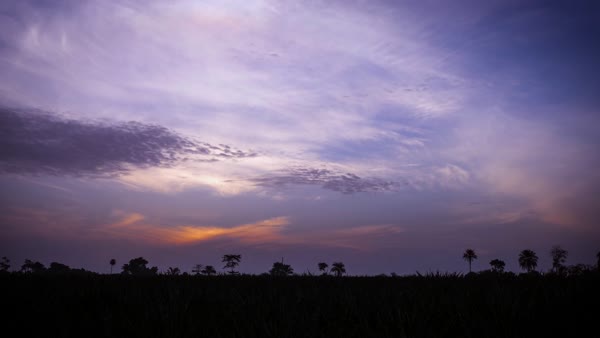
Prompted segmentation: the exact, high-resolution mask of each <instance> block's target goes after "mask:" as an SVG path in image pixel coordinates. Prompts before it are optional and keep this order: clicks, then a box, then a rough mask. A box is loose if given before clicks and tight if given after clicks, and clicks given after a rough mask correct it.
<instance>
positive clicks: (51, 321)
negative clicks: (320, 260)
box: [0, 273, 600, 338]
mask: <svg viewBox="0 0 600 338" xmlns="http://www.w3.org/2000/svg"><path fill="white" fill-rule="evenodd" d="M0 283H1V289H2V303H1V304H2V307H3V309H2V310H3V313H4V314H3V315H1V317H2V319H1V320H0V321H1V322H0V323H1V328H2V330H3V331H4V332H16V334H14V335H10V336H18V337H23V336H38V337H100V336H103V337H478V338H479V337H556V336H558V337H599V336H600V311H599V306H600V305H599V304H600V274H598V273H594V274H587V275H584V276H576V277H569V278H559V277H556V276H510V275H506V276H473V277H458V276H446V277H444V276H438V277H435V276H430V277H394V278H392V277H343V278H333V277H284V278H272V277H268V276H264V277H263V276H237V277H196V276H154V277H127V276H119V275H113V276H106V275H90V276H87V275H84V276H71V275H63V276H52V275H39V276H35V275H17V274H13V275H4V276H0ZM5 337H8V336H5Z"/></svg>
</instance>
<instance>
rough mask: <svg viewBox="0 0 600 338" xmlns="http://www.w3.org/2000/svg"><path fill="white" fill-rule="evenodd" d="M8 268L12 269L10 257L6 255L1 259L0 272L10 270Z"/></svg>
mask: <svg viewBox="0 0 600 338" xmlns="http://www.w3.org/2000/svg"><path fill="white" fill-rule="evenodd" d="M8 269H10V259H8V258H7V257H6V256H5V257H2V259H0V272H8Z"/></svg>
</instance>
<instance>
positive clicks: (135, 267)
mask: <svg viewBox="0 0 600 338" xmlns="http://www.w3.org/2000/svg"><path fill="white" fill-rule="evenodd" d="M146 264H148V261H147V260H145V259H144V258H143V257H138V258H134V259H131V260H130V261H129V263H128V264H123V272H121V273H122V274H124V275H156V273H157V272H158V268H157V267H156V266H153V267H151V268H148V267H147V266H146Z"/></svg>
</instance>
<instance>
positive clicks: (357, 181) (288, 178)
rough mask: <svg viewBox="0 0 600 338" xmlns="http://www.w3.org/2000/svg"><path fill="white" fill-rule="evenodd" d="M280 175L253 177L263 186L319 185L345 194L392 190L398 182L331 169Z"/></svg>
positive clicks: (305, 170)
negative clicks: (362, 176)
mask: <svg viewBox="0 0 600 338" xmlns="http://www.w3.org/2000/svg"><path fill="white" fill-rule="evenodd" d="M282 171H283V173H282V174H280V175H277V174H274V175H270V176H264V177H259V178H254V179H251V181H252V182H254V183H255V184H257V185H259V186H263V187H271V188H273V187H284V186H286V185H294V184H297V185H318V186H321V187H323V188H324V189H329V190H333V191H337V192H341V193H343V194H353V193H358V192H369V191H379V192H382V191H392V190H393V189H394V187H395V186H396V185H397V183H396V182H393V181H386V180H382V179H378V178H361V177H359V176H357V175H355V174H352V173H340V172H335V171H333V170H330V169H315V168H292V169H286V170H282Z"/></svg>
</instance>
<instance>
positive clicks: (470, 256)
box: [463, 249, 477, 273]
mask: <svg viewBox="0 0 600 338" xmlns="http://www.w3.org/2000/svg"><path fill="white" fill-rule="evenodd" d="M463 259H464V260H466V261H467V262H469V273H471V263H472V262H473V260H474V259H477V254H475V250H473V249H467V250H466V251H465V253H464V254H463Z"/></svg>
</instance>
